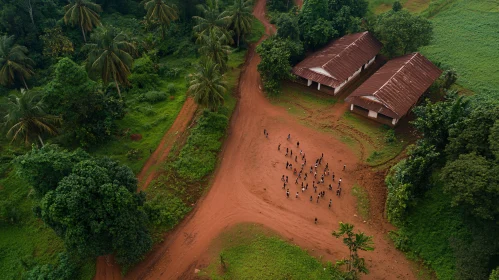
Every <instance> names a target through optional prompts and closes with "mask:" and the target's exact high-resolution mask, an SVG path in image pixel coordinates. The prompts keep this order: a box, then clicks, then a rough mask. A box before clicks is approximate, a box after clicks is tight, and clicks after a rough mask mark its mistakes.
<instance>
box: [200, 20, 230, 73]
mask: <svg viewBox="0 0 499 280" xmlns="http://www.w3.org/2000/svg"><path fill="white" fill-rule="evenodd" d="M202 41H203V45H202V46H201V47H200V48H199V53H201V54H203V55H204V56H205V57H207V58H208V59H210V60H211V61H213V62H214V63H215V64H217V65H218V66H219V69H220V72H222V73H224V72H225V71H227V61H228V60H229V53H230V47H229V46H228V45H226V44H225V42H226V39H225V38H224V37H223V36H222V37H218V36H217V34H216V33H215V31H214V30H213V29H212V30H211V31H210V32H209V34H206V35H203V39H202Z"/></svg>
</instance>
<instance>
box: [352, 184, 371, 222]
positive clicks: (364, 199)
mask: <svg viewBox="0 0 499 280" xmlns="http://www.w3.org/2000/svg"><path fill="white" fill-rule="evenodd" d="M352 195H353V196H355V198H357V212H358V213H359V214H360V216H361V217H362V219H364V220H367V219H369V195H368V193H367V191H366V190H365V189H364V188H363V187H362V186H359V185H358V184H355V185H354V186H353V187H352Z"/></svg>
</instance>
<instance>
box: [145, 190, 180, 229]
mask: <svg viewBox="0 0 499 280" xmlns="http://www.w3.org/2000/svg"><path fill="white" fill-rule="evenodd" d="M144 210H145V211H146V213H147V217H148V218H149V223H151V224H152V225H154V226H156V227H161V228H162V229H164V230H170V229H172V228H173V227H174V226H175V225H176V224H178V222H179V221H180V220H181V219H182V218H183V217H184V216H185V214H187V212H189V210H190V209H189V207H187V205H185V203H184V202H182V200H181V199H180V198H179V197H177V196H174V195H161V194H160V195H156V196H154V198H152V199H151V200H148V201H147V202H146V204H145V206H144Z"/></svg>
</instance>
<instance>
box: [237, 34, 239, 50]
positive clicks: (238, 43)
mask: <svg viewBox="0 0 499 280" xmlns="http://www.w3.org/2000/svg"><path fill="white" fill-rule="evenodd" d="M237 48H238V49H239V34H237Z"/></svg>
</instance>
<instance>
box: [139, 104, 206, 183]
mask: <svg viewBox="0 0 499 280" xmlns="http://www.w3.org/2000/svg"><path fill="white" fill-rule="evenodd" d="M196 108H197V105H196V103H195V102H194V99H193V98H191V97H187V99H186V100H185V102H184V105H183V106H182V109H180V112H179V113H178V115H177V118H176V119H175V122H173V124H172V126H171V127H170V129H169V130H168V131H167V132H166V133H165V135H164V136H163V138H162V139H161V142H160V143H159V146H158V148H156V150H155V151H154V153H153V154H152V155H151V156H150V157H149V159H148V160H147V161H146V163H145V164H144V167H142V170H141V171H140V173H139V175H138V176H137V179H138V180H139V190H140V191H142V190H145V189H147V187H148V186H149V184H150V183H151V182H152V180H154V178H156V176H157V175H158V174H157V172H156V171H157V170H155V169H154V167H157V166H156V165H157V164H158V163H162V162H164V161H165V160H166V157H167V156H168V153H169V152H170V150H171V148H172V146H173V144H174V143H175V140H177V138H178V137H179V136H180V135H181V134H182V132H183V131H184V130H185V129H186V127H187V125H188V124H189V122H190V121H191V120H192V117H193V116H194V113H195V112H196Z"/></svg>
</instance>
